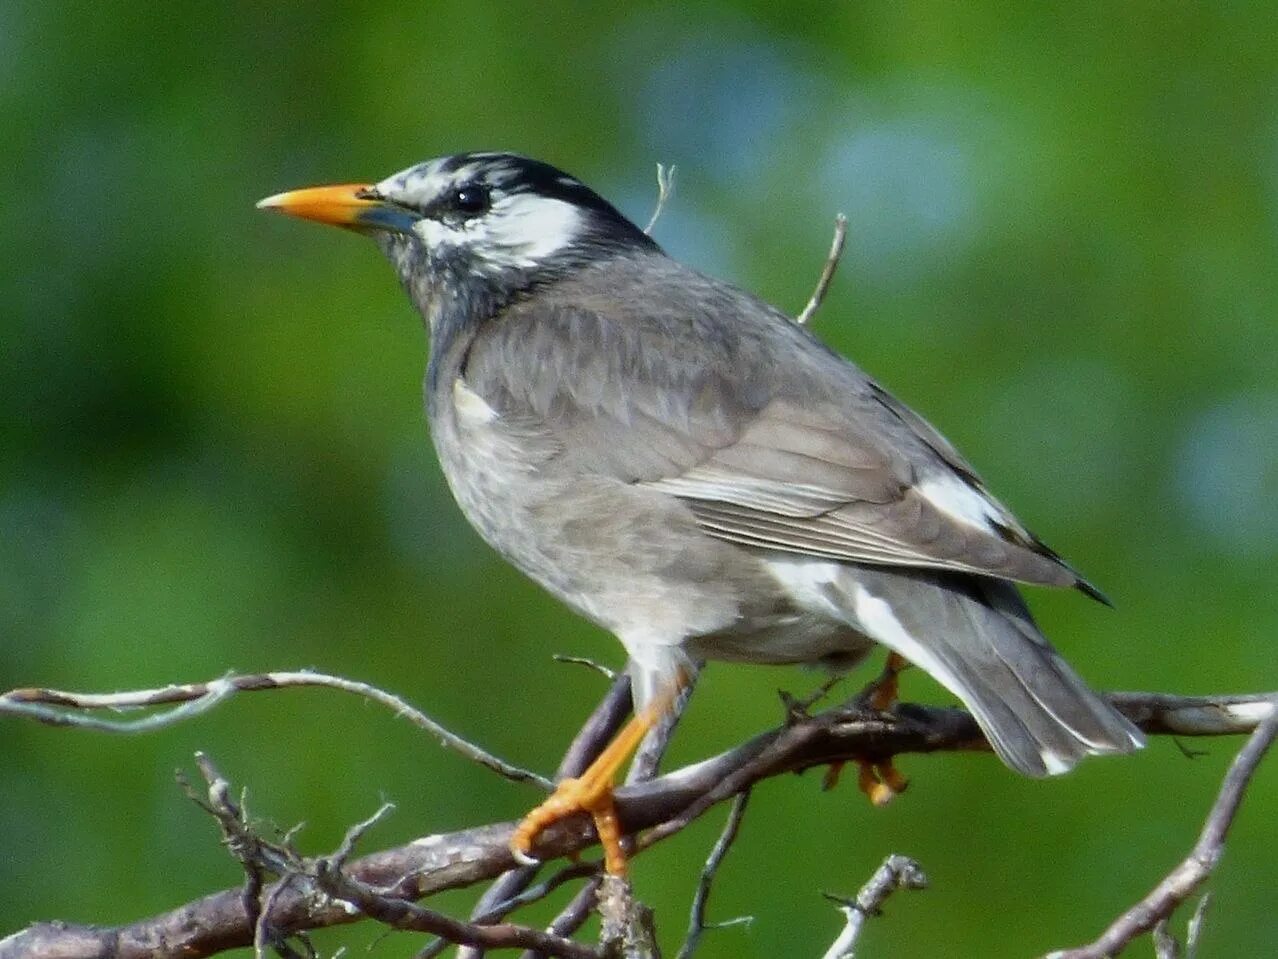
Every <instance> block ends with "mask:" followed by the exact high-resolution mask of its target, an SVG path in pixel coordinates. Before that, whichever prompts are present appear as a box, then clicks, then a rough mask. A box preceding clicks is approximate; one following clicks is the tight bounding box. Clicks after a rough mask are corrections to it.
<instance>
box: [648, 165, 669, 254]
mask: <svg viewBox="0 0 1278 959" xmlns="http://www.w3.org/2000/svg"><path fill="white" fill-rule="evenodd" d="M675 169H676V168H675V165H674V164H673V163H672V164H670V166H668V167H667V166H665V165H663V164H661V163H658V164H657V205H656V206H655V207H653V210H652V216H651V217H650V218H649V220H648V225H647V226H645V227H644V228H643V232H644V233H646V234H648V235H649V236H651V235H652V228H653V227H654V226H656V225H657V220H659V219H660V218H661V214H662V213H663V212H665V209H666V204H667V203H668V202H669V201H670V198H671V197H672V196H674V188H675Z"/></svg>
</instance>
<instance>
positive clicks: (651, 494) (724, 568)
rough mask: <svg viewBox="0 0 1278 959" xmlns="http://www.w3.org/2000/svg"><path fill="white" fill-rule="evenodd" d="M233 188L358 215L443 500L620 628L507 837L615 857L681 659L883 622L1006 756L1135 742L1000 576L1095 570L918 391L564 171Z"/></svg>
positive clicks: (488, 164)
mask: <svg viewBox="0 0 1278 959" xmlns="http://www.w3.org/2000/svg"><path fill="white" fill-rule="evenodd" d="M258 206H259V207H260V208H263V209H267V210H273V211H277V212H280V213H285V214H289V215H292V216H295V217H300V218H303V219H307V220H312V221H317V222H320V223H326V224H330V225H335V226H340V227H345V228H347V229H350V230H354V231H356V232H358V233H361V234H364V235H366V236H368V237H371V238H372V239H373V240H374V241H375V242H376V244H377V246H378V247H379V248H380V249H381V252H382V253H383V254H384V255H385V256H386V258H387V259H388V260H389V261H390V263H391V265H392V267H393V268H394V270H395V273H396V274H397V276H398V278H399V282H400V283H401V285H402V286H403V288H404V290H405V291H406V292H407V294H408V297H409V299H410V301H411V302H412V304H413V306H414V307H416V310H417V312H418V313H420V315H421V317H422V318H423V320H424V323H425V327H426V333H427V340H428V342H429V351H428V352H429V356H428V359H427V362H426V373H425V382H424V394H425V406H426V413H427V422H428V426H429V431H430V435H431V437H432V439H433V443H434V447H435V451H436V454H437V457H438V460H439V464H440V466H441V468H442V471H443V474H444V477H445V478H446V480H447V483H448V485H449V487H450V489H451V492H452V494H453V496H454V498H455V499H456V502H457V504H458V505H459V506H460V508H461V510H462V512H463V513H464V514H465V516H466V518H467V519H468V520H469V522H470V523H471V524H472V525H473V527H474V528H475V529H476V530H477V531H478V533H479V534H480V536H481V537H482V538H483V539H484V540H486V541H487V542H488V543H489V544H490V545H491V546H492V547H493V548H494V549H495V550H496V551H497V552H498V553H500V554H501V556H503V557H504V558H505V559H506V560H508V561H509V562H510V563H512V564H513V565H514V566H515V567H517V568H518V569H519V570H521V571H522V572H523V573H524V574H526V575H527V576H529V577H530V578H531V579H533V580H534V581H535V582H537V583H539V584H540V585H541V586H542V587H544V588H545V589H546V590H548V591H549V592H550V593H551V594H553V595H554V596H555V597H557V598H558V599H559V600H561V601H562V602H563V603H565V604H566V605H567V606H568V607H570V608H571V609H572V610H575V611H576V612H577V613H578V614H580V615H581V616H583V617H585V618H586V619H588V620H590V621H592V622H594V623H596V624H598V625H599V626H601V627H603V628H604V629H605V630H608V631H609V632H611V633H612V634H613V635H615V636H616V637H617V638H618V639H619V640H620V642H621V644H622V645H623V646H624V647H625V651H626V653H627V654H628V657H629V658H628V663H629V665H628V670H629V673H630V678H631V683H632V690H633V694H634V701H635V712H634V717H633V718H632V719H631V721H630V723H629V724H628V725H627V726H626V727H625V728H624V729H623V730H622V732H621V733H619V734H618V736H617V738H616V739H615V740H614V741H613V743H612V744H611V745H610V746H609V747H608V748H607V749H605V751H604V753H603V754H602V755H601V756H600V757H599V758H598V759H597V760H596V761H595V762H594V763H593V764H592V765H591V767H590V768H589V769H587V770H586V772H585V773H584V774H583V775H582V776H580V777H577V778H575V779H570V780H565V781H562V782H561V783H559V785H558V787H557V789H556V791H555V792H554V794H553V795H552V796H551V797H550V798H549V799H548V800H547V801H546V802H545V803H543V804H542V805H540V806H538V807H537V808H536V809H534V810H533V811H532V812H530V813H529V814H528V816H527V817H526V818H525V819H524V820H523V822H522V823H521V824H520V826H519V827H518V828H517V829H516V831H515V833H514V837H513V839H512V850H513V852H514V853H515V854H516V857H517V858H527V857H528V856H529V854H530V853H531V852H532V851H533V850H534V848H535V844H536V839H537V837H538V835H539V834H540V833H541V832H542V831H543V830H544V829H545V828H546V827H547V826H548V825H549V824H550V823H552V822H554V821H556V820H558V819H559V818H562V817H564V816H567V815H570V814H573V813H576V812H580V811H583V810H584V811H586V812H589V813H590V814H591V815H592V816H593V817H594V821H595V825H596V829H597V831H598V833H599V836H600V840H601V844H602V846H603V849H604V853H605V864H606V867H607V869H608V871H609V872H612V873H615V874H623V873H624V872H625V871H626V867H627V863H626V857H625V853H624V850H623V848H622V844H621V840H622V835H621V826H620V824H619V823H618V822H617V817H616V812H615V808H614V807H613V802H612V787H613V782H614V779H615V777H616V775H617V773H618V771H619V770H620V768H621V767H622V766H623V765H624V764H625V762H626V759H627V758H628V755H629V753H630V752H631V751H632V750H633V749H634V748H635V747H636V746H637V745H638V743H639V741H640V740H641V739H642V737H643V736H644V735H645V734H646V733H647V731H648V730H649V729H650V728H651V727H652V726H653V725H654V724H656V723H657V722H658V721H660V720H661V718H662V717H663V716H664V715H666V714H667V713H668V712H670V711H671V710H672V709H673V708H675V707H674V703H675V701H676V699H677V697H678V694H679V693H680V691H681V690H683V689H684V688H685V687H687V686H688V684H689V683H690V681H691V679H692V678H693V677H694V676H695V675H696V674H697V672H698V670H699V669H700V668H702V666H703V664H704V663H706V662H708V661H729V662H732V661H736V662H746V663H761V664H787V663H803V664H814V665H818V666H825V667H828V668H831V669H835V670H839V671H844V670H847V669H850V668H851V667H853V666H854V665H856V664H857V663H859V662H860V661H862V660H863V659H864V658H865V657H866V656H867V655H868V654H869V653H870V652H871V651H872V650H873V649H875V648H876V647H879V646H882V647H886V648H887V649H888V650H889V651H891V652H892V653H894V654H898V655H899V656H900V657H903V658H904V660H906V661H908V662H910V663H913V664H915V665H917V666H918V667H921V668H922V669H923V670H924V671H925V672H926V673H928V674H930V675H931V676H932V677H933V678H934V679H936V680H937V681H938V682H940V684H941V685H943V686H944V687H946V688H947V689H948V690H949V691H950V692H951V693H953V694H954V695H955V696H956V697H957V698H958V699H959V700H961V701H962V702H963V704H964V705H965V706H966V707H967V708H968V709H969V710H970V711H971V713H972V715H973V716H974V718H975V719H976V722H977V723H978V724H979V726H980V728H981V730H982V731H983V733H984V734H985V736H986V738H987V739H988V740H989V743H990V745H991V746H992V748H993V750H994V752H995V753H996V754H997V755H998V757H999V758H1000V759H1001V760H1002V761H1003V763H1005V764H1006V765H1007V766H1009V767H1010V768H1011V769H1013V770H1015V771H1016V772H1019V773H1022V774H1024V775H1026V776H1031V777H1042V776H1047V775H1054V774H1058V773H1063V772H1066V771H1067V770H1069V769H1070V768H1072V767H1073V766H1074V765H1075V764H1076V763H1077V762H1078V761H1079V760H1080V759H1082V758H1083V757H1085V756H1087V755H1091V754H1105V753H1129V752H1132V751H1134V750H1136V749H1139V748H1140V747H1141V746H1142V745H1143V744H1144V740H1143V738H1142V735H1141V733H1140V732H1139V730H1137V729H1136V728H1135V727H1134V726H1133V725H1132V724H1131V723H1130V722H1129V721H1128V720H1127V719H1126V718H1124V717H1123V716H1122V715H1121V714H1120V713H1119V712H1118V711H1117V710H1116V709H1115V708H1114V707H1113V706H1112V705H1111V704H1110V703H1109V702H1107V701H1106V700H1105V699H1104V698H1103V697H1102V696H1100V695H1098V694H1097V693H1096V692H1094V691H1093V690H1092V689H1091V688H1090V687H1089V686H1088V685H1087V684H1086V683H1085V682H1084V681H1083V680H1082V679H1081V678H1080V677H1079V675H1078V674H1077V673H1076V672H1075V671H1074V669H1073V668H1071V667H1070V666H1069V665H1068V664H1067V663H1066V662H1065V660H1064V659H1063V658H1062V657H1061V656H1060V654H1059V653H1057V651H1056V650H1055V649H1054V648H1053V647H1052V645H1051V644H1050V643H1049V641H1048V640H1047V639H1046V638H1045V636H1044V635H1043V633H1042V632H1041V631H1040V629H1039V627H1038V626H1037V625H1036V623H1035V621H1034V619H1033V617H1032V616H1031V614H1030V611H1029V609H1028V607H1027V606H1026V603H1025V601H1024V599H1023V597H1022V595H1021V593H1020V590H1019V589H1018V584H1032V585H1040V586H1055V587H1065V588H1073V589H1076V590H1079V591H1081V592H1082V593H1084V594H1087V595H1089V596H1091V597H1093V598H1096V599H1101V600H1103V599H1104V597H1103V596H1101V594H1100V593H1099V592H1098V591H1097V590H1096V589H1095V587H1093V586H1092V585H1091V584H1090V583H1088V582H1087V581H1086V580H1085V579H1084V578H1083V577H1082V576H1081V575H1080V574H1079V573H1078V572H1077V571H1076V570H1075V569H1074V568H1073V567H1071V566H1070V565H1068V564H1067V563H1066V562H1065V561H1064V560H1063V559H1062V558H1061V557H1060V556H1058V555H1057V554H1056V553H1055V552H1053V551H1052V550H1051V549H1049V548H1048V547H1047V546H1046V545H1044V543H1043V542H1042V541H1041V540H1039V539H1038V537H1036V536H1035V535H1034V534H1033V533H1031V532H1030V531H1029V530H1028V529H1026V527H1025V526H1024V525H1022V524H1021V522H1020V521H1019V520H1017V519H1016V518H1015V517H1014V516H1013V515H1012V513H1011V512H1010V511H1009V510H1008V508H1007V507H1005V506H1004V505H1003V504H1002V503H1001V502H999V500H998V499H996V498H995V497H994V496H993V494H991V493H990V492H989V490H988V489H987V488H986V486H985V483H984V482H983V481H982V479H981V478H980V476H979V475H978V473H977V472H976V470H975V469H974V468H973V467H972V466H971V465H970V464H969V463H968V461H967V460H966V459H964V458H963V456H962V455H961V454H960V453H959V452H958V450H957V449H956V448H955V447H954V446H953V445H952V444H951V443H950V442H949V441H948V440H947V439H945V437H944V436H942V435H941V433H940V432H938V431H937V430H936V429H935V428H934V427H933V426H931V425H930V424H929V423H928V422H927V421H926V420H924V419H923V417H922V416H920V415H919V414H918V413H916V412H914V411H913V410H911V409H910V408H909V407H907V406H906V405H905V404H903V403H902V402H900V401H899V400H897V399H896V398H895V397H894V396H892V395H891V394H890V393H888V392H887V391H886V390H885V389H884V388H883V387H882V386H880V385H879V384H878V383H877V382H875V381H874V380H873V379H872V378H871V377H870V376H869V375H867V374H866V373H865V372H863V371H862V370H861V369H860V368H859V367H857V366H856V365H854V364H853V363H852V362H851V361H850V360H848V359H846V358H844V357H843V356H841V355H840V354H838V353H837V352H835V351H834V350H832V349H831V348H830V347H828V346H826V345H825V344H824V343H823V342H822V341H821V340H820V339H818V338H817V337H816V336H815V335H814V334H813V333H812V332H811V331H810V330H809V329H808V328H807V327H805V326H801V325H799V324H798V323H796V322H794V320H793V319H792V318H791V317H790V316H788V315H787V314H786V313H784V312H782V311H781V310H779V309H777V308H775V307H773V306H770V305H769V304H767V303H765V302H764V301H763V300H761V299H759V298H757V297H756V296H754V295H752V294H750V293H748V292H745V291H744V290H741V289H739V288H738V287H736V286H734V285H732V284H730V283H727V282H725V281H722V280H719V279H715V278H712V277H710V276H707V275H705V274H703V273H701V272H698V271H697V270H695V269H693V268H691V267H689V266H686V265H684V264H683V263H680V262H678V261H677V260H675V259H673V258H672V257H670V256H668V255H667V254H666V253H665V252H664V251H663V250H662V248H661V247H660V246H659V245H658V244H657V243H656V242H655V241H654V240H653V239H652V238H651V237H650V236H648V235H647V234H646V233H645V232H644V231H643V230H641V229H640V228H639V227H638V226H636V225H635V224H634V223H632V222H631V221H630V220H628V219H627V218H626V217H625V216H624V215H623V214H622V213H620V212H619V211H618V210H617V208H616V207H615V206H613V205H612V204H611V203H609V202H608V201H607V200H605V199H604V198H603V197H602V196H601V195H600V194H598V193H597V192H595V191H594V190H592V189H591V188H590V187H588V186H587V185H586V184H585V183H583V182H582V181H581V180H579V179H578V178H576V177H574V176H571V175H569V174H567V173H565V172H563V171H561V170H559V169H557V168H556V167H554V166H552V165H550V164H548V163H545V162H542V161H539V160H535V159H532V158H529V157H525V156H521V155H519V154H515V153H506V152H470V153H459V154H453V155H449V156H443V157H439V158H436V159H432V160H427V161H425V162H422V163H418V164H416V165H413V166H411V167H408V168H407V169H405V170H402V171H401V172H398V173H395V174H393V175H391V176H389V177H387V178H385V179H383V180H381V181H379V182H376V183H348V184H341V185H336V186H323V187H311V188H304V189H300V190H293V191H289V192H285V193H281V194H277V195H275V196H270V197H267V198H266V199H264V200H262V201H260V202H259V203H258Z"/></svg>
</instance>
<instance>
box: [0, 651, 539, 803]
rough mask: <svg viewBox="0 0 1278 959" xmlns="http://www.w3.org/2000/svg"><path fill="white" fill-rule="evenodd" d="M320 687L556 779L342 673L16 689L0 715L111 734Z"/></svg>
mask: <svg viewBox="0 0 1278 959" xmlns="http://www.w3.org/2000/svg"><path fill="white" fill-rule="evenodd" d="M310 686H320V687H324V688H327V689H336V690H340V691H341V692H344V693H351V694H352V695H355V696H361V697H363V698H364V699H369V700H372V701H373V702H375V703H377V704H378V705H380V706H385V707H386V708H387V709H389V710H391V711H392V712H393V713H395V715H396V716H402V717H404V718H405V719H407V720H408V721H409V722H411V723H412V724H413V725H414V726H416V727H418V728H419V729H422V730H425V731H426V732H428V733H430V734H431V735H432V736H434V737H435V738H436V739H438V740H439V742H440V743H441V744H442V745H444V746H446V747H448V748H449V749H452V750H454V751H455V752H458V753H461V755H463V756H465V757H466V758H467V759H470V760H472V761H473V762H477V763H479V764H480V765H481V766H486V767H487V768H488V769H491V770H492V771H493V772H495V773H497V774H498V775H501V776H504V777H506V778H507V779H510V780H513V781H514V782H530V783H536V784H537V785H538V786H540V787H541V788H542V789H545V790H546V791H547V792H549V791H550V789H551V788H553V785H554V784H553V783H551V781H550V780H549V779H547V778H546V777H545V776H539V775H538V774H537V773H534V772H531V771H529V770H527V769H521V768H520V767H519V766H516V765H514V764H512V763H508V762H506V761H505V760H504V759H500V758H498V757H497V756H494V755H493V754H492V753H490V752H488V751H487V750H485V749H483V748H482V747H480V746H478V745H476V744H475V743H472V742H471V741H470V740H468V739H465V738H464V737H462V736H459V735H458V734H457V733H454V732H453V731H452V730H450V729H448V728H447V727H445V726H443V725H442V724H440V723H439V722H437V721H436V720H434V719H431V718H430V717H429V716H427V715H426V714H425V713H423V712H422V711H421V710H420V709H417V708H416V707H414V706H410V705H409V704H408V703H407V702H405V701H404V700H402V699H400V698H399V697H398V696H396V695H394V694H393V693H388V692H386V691H385V690H383V689H379V688H377V687H376V686H373V685H370V684H369V683H361V682H358V681H356V680H353V679H345V678H343V677H341V676H329V675H327V674H325V673H313V672H310V671H309V670H300V671H297V672H274V673H253V674H249V675H244V676H236V675H231V676H225V677H223V678H221V679H215V680H213V681H211V682H206V683H186V684H183V685H174V686H164V687H162V688H159V689H138V690H132V691H127V692H119V693H72V692H65V691H63V690H58V689H12V690H10V691H9V692H7V693H4V694H3V695H0V715H4V714H6V713H7V714H9V715H12V716H19V717H22V718H25V719H34V720H35V721H36V722H39V723H44V724H46V725H49V726H74V727H78V728H81V729H93V730H98V731H102V732H112V733H140V732H152V731H154V730H156V729H162V728H164V727H166V726H171V725H174V724H175V723H179V722H183V721H185V720H187V719H190V718H192V717H194V716H198V715H200V714H201V713H205V712H207V711H208V710H210V709H212V708H213V707H214V706H216V705H218V704H219V703H222V702H225V701H226V700H227V699H229V698H230V697H231V696H234V695H235V694H236V693H253V692H261V691H263V690H268V689H287V688H294V687H310ZM174 703H182V704H183V705H180V706H177V707H176V708H174V709H170V710H167V711H165V712H160V713H155V714H153V715H150V716H146V717H144V718H142V719H134V720H113V719H103V718H101V717H98V716H93V715H87V713H88V712H90V711H93V710H99V709H109V710H113V711H127V710H135V709H146V708H151V707H156V706H168V705H172V704H174Z"/></svg>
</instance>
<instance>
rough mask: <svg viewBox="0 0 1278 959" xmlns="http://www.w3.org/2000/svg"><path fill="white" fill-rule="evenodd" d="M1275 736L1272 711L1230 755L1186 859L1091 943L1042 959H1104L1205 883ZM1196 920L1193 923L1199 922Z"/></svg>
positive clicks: (1277, 724)
mask: <svg viewBox="0 0 1278 959" xmlns="http://www.w3.org/2000/svg"><path fill="white" fill-rule="evenodd" d="M1275 736H1278V715H1274V714H1273V713H1272V712H1271V713H1270V715H1269V716H1268V717H1267V718H1266V719H1265V720H1264V722H1262V723H1261V724H1260V726H1258V727H1257V728H1256V731H1255V732H1253V733H1252V734H1251V737H1250V738H1249V739H1248V740H1247V743H1246V744H1245V745H1244V746H1243V748H1242V749H1241V750H1240V751H1239V753H1238V755H1237V756H1235V757H1234V761H1233V763H1232V764H1231V765H1230V767H1229V772H1228V773H1227V774H1226V776H1225V782H1224V784H1223V785H1222V786H1221V789H1220V794H1219V795H1218V796H1217V797H1216V801H1215V803H1213V804H1212V807H1211V812H1209V813H1208V814H1207V821H1206V822H1205V823H1204V824H1203V829H1202V832H1201V834H1200V835H1199V837H1198V841H1197V842H1196V843H1194V848H1193V849H1192V850H1191V851H1190V853H1189V855H1188V856H1187V857H1186V858H1185V859H1184V860H1183V861H1182V862H1181V863H1180V864H1179V865H1178V866H1176V868H1175V869H1173V870H1172V871H1171V872H1169V873H1168V874H1167V876H1166V877H1165V878H1164V879H1163V881H1162V882H1160V883H1159V884H1158V885H1157V886H1155V887H1154V889H1153V890H1152V891H1151V892H1150V893H1149V895H1147V896H1146V897H1145V898H1144V899H1142V900H1141V901H1140V902H1138V903H1136V905H1134V906H1132V907H1131V908H1130V909H1128V910H1127V911H1126V912H1125V913H1123V914H1122V915H1121V916H1119V917H1118V918H1117V919H1116V920H1115V921H1114V922H1113V923H1112V924H1111V925H1110V927H1109V928H1108V929H1106V930H1105V932H1104V933H1102V934H1101V936H1100V938H1098V939H1097V940H1096V941H1095V942H1093V943H1091V945H1087V946H1081V947H1079V948H1077V949H1064V950H1061V951H1059V952H1053V953H1051V954H1050V956H1049V957H1048V959H1109V957H1111V956H1116V955H1118V953H1119V952H1121V951H1122V950H1123V948H1124V947H1126V946H1127V945H1128V944H1129V943H1130V942H1132V940H1134V939H1135V938H1136V937H1138V936H1141V935H1144V934H1145V933H1147V932H1149V931H1150V930H1151V929H1153V928H1154V926H1155V925H1156V924H1157V923H1158V922H1159V920H1162V919H1166V918H1168V917H1169V916H1171V914H1172V913H1173V912H1174V911H1175V910H1176V908H1177V907H1178V906H1180V904H1181V903H1183V902H1184V901H1185V900H1186V899H1188V898H1189V897H1190V896H1192V895H1193V894H1194V893H1195V892H1196V891H1197V890H1198V888H1199V887H1200V886H1201V885H1202V884H1203V883H1204V882H1206V881H1207V879H1208V877H1210V876H1211V874H1212V871H1213V870H1214V869H1215V868H1216V864H1217V863H1219V862H1220V857H1221V856H1222V855H1223V854H1224V851H1225V838H1226V836H1228V834H1229V827H1230V826H1231V825H1233V821H1234V817H1235V816H1237V815H1238V808H1239V806H1240V805H1241V804H1242V799H1243V795H1244V794H1245V793H1246V791H1247V786H1248V784H1249V783H1250V782H1251V778H1252V776H1253V775H1254V774H1255V772H1256V768H1257V767H1258V766H1259V765H1260V761H1261V760H1262V759H1264V757H1265V753H1266V752H1267V751H1268V750H1269V747H1270V746H1271V745H1272V744H1273V741H1274V737H1275ZM1201 921H1202V920H1201V917H1200V918H1199V919H1198V922H1199V924H1201Z"/></svg>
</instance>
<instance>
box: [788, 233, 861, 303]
mask: <svg viewBox="0 0 1278 959" xmlns="http://www.w3.org/2000/svg"><path fill="white" fill-rule="evenodd" d="M847 238H848V218H847V217H846V216H844V215H843V214H842V213H840V214H838V215H837V216H836V217H835V218H834V239H833V241H832V242H831V243H830V252H829V254H828V255H827V256H826V258H825V265H824V266H822V267H821V276H820V277H818V278H817V285H816V289H815V290H813V291H812V296H811V297H810V298H809V299H808V305H807V306H805V307H804V308H803V312H802V313H800V314H799V315H798V316H796V317H795V318H794V322H796V323H798V324H799V326H806V325H807V323H808V321H809V320H810V319H812V317H813V316H814V315H815V314H816V311H817V310H819V309H820V308H821V303H822V302H823V301H824V300H825V294H826V293H827V292H828V291H829V289H830V281H831V280H833V279H834V271H835V270H836V269H838V266H839V260H840V258H842V256H843V244H844V243H846V242H847Z"/></svg>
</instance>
